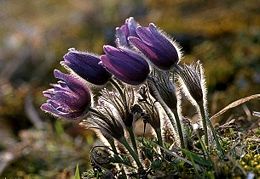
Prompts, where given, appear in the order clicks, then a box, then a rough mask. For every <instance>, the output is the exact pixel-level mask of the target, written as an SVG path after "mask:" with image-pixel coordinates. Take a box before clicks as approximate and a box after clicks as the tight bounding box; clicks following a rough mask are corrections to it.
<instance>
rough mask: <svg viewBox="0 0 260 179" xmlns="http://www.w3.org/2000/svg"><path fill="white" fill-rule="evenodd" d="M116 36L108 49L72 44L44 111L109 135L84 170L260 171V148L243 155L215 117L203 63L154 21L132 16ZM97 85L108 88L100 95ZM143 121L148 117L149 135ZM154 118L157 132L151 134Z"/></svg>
mask: <svg viewBox="0 0 260 179" xmlns="http://www.w3.org/2000/svg"><path fill="white" fill-rule="evenodd" d="M115 41H116V46H115V47H113V46H109V45H104V47H103V49H104V53H105V54H104V55H94V54H91V53H87V52H80V51H76V50H75V49H73V50H70V51H69V52H68V53H67V54H66V55H65V56H64V61H63V62H62V64H63V65H64V66H65V68H66V69H67V71H68V74H65V73H62V72H59V71H57V70H56V71H55V72H54V74H55V77H56V78H58V79H59V80H60V81H58V83H57V84H54V85H52V87H53V88H52V89H49V90H47V91H45V92H44V95H45V96H46V97H47V98H48V100H47V102H46V103H45V104H43V105H42V107H41V109H42V110H43V111H45V112H48V113H51V114H53V115H54V116H56V117H59V118H65V119H67V120H71V121H75V120H77V121H80V125H81V126H83V127H85V128H86V129H91V130H93V131H95V132H96V133H97V136H98V137H99V138H100V140H101V141H102V144H99V145H96V146H94V147H93V149H92V150H91V152H90V159H91V163H92V167H93V170H89V171H88V172H84V173H83V177H85V178H100V177H101V178H143V179H145V178H167V177H168V178H171V177H181V178H194V177H196V178H221V177H242V176H247V175H253V176H257V175H259V172H258V170H257V168H259V150H258V149H256V150H255V151H254V153H247V154H245V155H244V154H243V157H241V156H239V155H238V151H236V150H233V149H234V148H235V147H237V144H234V143H232V142H231V140H230V139H228V137H227V139H226V137H225V136H221V134H220V129H223V130H224V127H223V126H219V127H216V126H214V124H213V123H212V121H211V118H210V115H209V113H208V101H207V89H206V82H205V76H204V69H203V66H202V63H201V62H199V61H197V62H195V63H193V64H191V65H186V64H183V63H182V52H181V49H180V47H179V45H178V44H177V43H176V42H175V41H173V40H172V38H170V37H169V36H168V35H167V34H166V33H165V32H163V31H162V30H160V29H159V28H157V27H156V26H155V25H154V24H153V23H151V24H149V26H148V27H143V26H141V25H140V24H139V23H137V22H136V21H135V20H134V18H132V17H130V18H128V19H127V20H126V21H125V24H124V25H122V26H121V27H118V28H116V40H115ZM89 83H91V85H90V84H89ZM93 85H96V87H97V88H98V89H100V91H99V94H96V96H95V98H93V95H94V94H93V93H92V92H91V86H93ZM183 94H184V95H183ZM258 97H259V95H258ZM94 99H95V100H94ZM185 99H188V100H189V101H190V102H191V103H192V104H193V105H194V106H195V107H196V109H197V113H198V120H197V122H196V123H194V121H192V120H190V119H189V118H187V117H185V116H184V115H183V114H182V102H183V100H185ZM138 121H142V122H143V132H142V133H141V134H137V132H136V128H137V127H138V126H136V124H137V122H138ZM148 124H149V126H150V128H151V131H152V132H151V134H150V136H145V134H146V129H147V128H148V127H147V126H148ZM221 127H222V128H221ZM230 135H232V134H231V133H230ZM234 135H235V134H234ZM169 138H171V139H172V140H168V139H169ZM231 143H232V144H233V145H234V146H235V147H234V146H233V147H232V146H231ZM240 149H241V148H240ZM241 150H243V148H242V149H241ZM230 151H234V152H230ZM243 151H244V150H243ZM242 153H243V152H242ZM250 167H254V168H255V169H256V170H255V169H253V168H250ZM230 170H232V171H235V172H233V173H230V172H229V171H230Z"/></svg>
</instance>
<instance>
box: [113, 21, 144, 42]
mask: <svg viewBox="0 0 260 179" xmlns="http://www.w3.org/2000/svg"><path fill="white" fill-rule="evenodd" d="M138 26H139V24H138V23H137V22H136V21H135V20H134V18H133V17H129V18H127V19H126V20H125V24H124V25H122V26H121V27H117V28H116V44H117V46H118V47H119V46H125V47H129V46H130V45H129V41H128V37H129V36H134V37H138V36H137V33H136V28H137V27H138Z"/></svg>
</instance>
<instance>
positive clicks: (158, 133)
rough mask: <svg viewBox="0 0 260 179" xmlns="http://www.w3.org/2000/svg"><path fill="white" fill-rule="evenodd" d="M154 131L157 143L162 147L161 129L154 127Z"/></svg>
mask: <svg viewBox="0 0 260 179" xmlns="http://www.w3.org/2000/svg"><path fill="white" fill-rule="evenodd" d="M155 132H156V135H157V139H158V144H159V145H160V146H162V147H163V141H162V134H161V129H160V128H156V129H155Z"/></svg>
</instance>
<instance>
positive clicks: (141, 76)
mask: <svg viewBox="0 0 260 179" xmlns="http://www.w3.org/2000/svg"><path fill="white" fill-rule="evenodd" d="M104 52H105V54H106V55H102V56H101V61H102V64H103V65H104V66H105V68H106V69H107V70H108V71H109V72H110V73H112V74H113V75H114V76H115V77H116V78H118V79H119V80H121V81H123V82H125V83H127V84H130V85H139V84H141V83H142V82H144V81H145V79H146V78H147V76H148V74H149V72H150V69H149V65H148V63H147V62H146V61H145V59H144V57H143V56H142V55H140V54H138V53H136V52H134V51H132V50H130V49H125V48H115V47H112V46H109V45H105V46H104Z"/></svg>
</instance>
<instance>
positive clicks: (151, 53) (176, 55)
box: [128, 23, 181, 70]
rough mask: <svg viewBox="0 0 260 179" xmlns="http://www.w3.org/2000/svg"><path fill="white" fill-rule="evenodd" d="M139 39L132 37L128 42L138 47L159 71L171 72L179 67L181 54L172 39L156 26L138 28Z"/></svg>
mask: <svg viewBox="0 0 260 179" xmlns="http://www.w3.org/2000/svg"><path fill="white" fill-rule="evenodd" d="M136 33H137V35H138V37H135V36H130V37H129V38H128V40H129V41H130V42H131V43H132V44H133V45H134V46H135V47H137V48H138V49H139V50H140V51H141V52H142V53H143V54H144V55H145V56H147V58H148V59H149V60H150V61H151V62H152V63H153V64H154V65H155V66H157V67H158V68H159V69H162V70H169V69H170V68H172V67H173V66H174V65H177V63H178V62H179V60H180V58H181V53H180V50H179V48H178V46H177V45H176V44H174V43H173V42H172V41H171V39H169V38H168V37H167V36H166V35H164V34H163V33H162V32H160V31H159V30H158V29H157V27H156V26H155V25H154V24H152V23H151V24H149V26H148V27H141V26H140V27H137V28H136Z"/></svg>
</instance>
